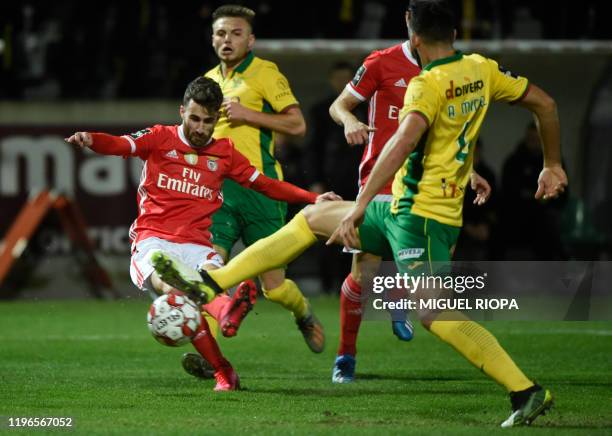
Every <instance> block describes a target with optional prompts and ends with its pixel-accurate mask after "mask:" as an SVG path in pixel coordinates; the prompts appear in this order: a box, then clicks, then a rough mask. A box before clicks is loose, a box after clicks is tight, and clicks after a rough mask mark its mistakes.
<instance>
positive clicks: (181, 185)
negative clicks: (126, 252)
mask: <svg viewBox="0 0 612 436" xmlns="http://www.w3.org/2000/svg"><path fill="white" fill-rule="evenodd" d="M123 138H125V139H127V140H128V142H129V143H130V145H131V155H132V156H138V157H140V158H141V159H142V160H144V162H145V164H144V167H143V169H142V174H141V177H140V185H139V186H138V196H137V200H138V218H136V220H135V221H134V223H133V224H132V226H131V227H130V239H131V240H132V242H133V245H132V246H133V247H134V244H135V243H136V242H138V241H141V240H143V239H145V238H148V237H151V236H156V237H158V238H161V239H165V240H168V241H172V242H178V243H192V244H200V245H206V246H212V244H211V240H210V232H209V230H208V228H209V227H210V224H211V218H212V215H213V213H214V212H215V211H217V209H219V208H220V207H221V204H222V203H223V194H222V192H221V186H222V184H223V180H224V179H225V178H230V179H232V180H234V181H236V182H237V183H239V184H241V185H243V186H246V187H249V186H250V185H251V184H252V182H253V181H255V179H256V178H257V177H258V176H259V174H260V173H259V171H258V170H257V169H256V168H255V167H254V166H252V165H251V164H250V163H249V161H248V160H247V158H246V157H244V156H243V155H242V154H240V153H239V152H238V151H236V150H235V149H234V144H233V143H232V141H231V140H230V139H228V138H222V139H218V140H215V139H211V142H209V144H208V145H206V146H204V147H201V148H193V147H191V146H190V145H189V142H188V141H187V139H186V138H185V135H184V133H183V128H182V126H161V125H157V126H154V127H151V128H148V129H144V130H141V131H139V132H136V133H133V134H131V135H125V136H123Z"/></svg>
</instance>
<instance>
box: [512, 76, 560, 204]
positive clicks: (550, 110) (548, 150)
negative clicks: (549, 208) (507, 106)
mask: <svg viewBox="0 0 612 436" xmlns="http://www.w3.org/2000/svg"><path fill="white" fill-rule="evenodd" d="M517 104H518V105H520V106H523V107H525V108H527V109H529V110H530V111H531V112H532V113H533V115H534V117H535V119H536V126H537V128H538V132H539V134H540V139H541V142H542V151H543V154H544V168H543V169H542V172H541V173H540V176H539V178H538V189H537V192H536V194H535V198H536V199H540V198H542V199H544V200H546V199H549V198H557V197H558V196H559V194H561V193H563V192H564V191H565V187H566V186H567V175H566V174H565V171H564V170H563V165H562V163H561V128H560V125H559V115H558V114H557V104H556V103H555V100H554V99H553V98H552V97H551V96H550V95H548V94H547V93H546V92H544V91H543V90H542V89H540V88H539V87H537V86H535V85H533V84H532V85H530V88H529V90H528V92H527V94H526V95H525V96H523V97H522V99H521V100H520V101H519V102H518V103H517Z"/></svg>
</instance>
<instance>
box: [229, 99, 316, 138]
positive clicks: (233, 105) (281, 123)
mask: <svg viewBox="0 0 612 436" xmlns="http://www.w3.org/2000/svg"><path fill="white" fill-rule="evenodd" d="M223 110H224V111H225V115H226V116H227V119H228V120H229V121H230V122H232V123H246V124H249V125H251V126H255V127H263V128H266V129H270V130H273V131H275V132H278V133H284V134H287V135H293V136H304V134H305V133H306V121H305V120H304V115H303V114H302V111H301V109H300V108H299V106H297V105H292V106H288V107H286V108H284V109H283V110H282V111H280V112H279V113H275V114H270V113H265V112H259V111H255V110H252V109H249V108H247V107H245V106H243V105H241V104H240V103H239V102H237V101H227V102H225V103H224V104H223Z"/></svg>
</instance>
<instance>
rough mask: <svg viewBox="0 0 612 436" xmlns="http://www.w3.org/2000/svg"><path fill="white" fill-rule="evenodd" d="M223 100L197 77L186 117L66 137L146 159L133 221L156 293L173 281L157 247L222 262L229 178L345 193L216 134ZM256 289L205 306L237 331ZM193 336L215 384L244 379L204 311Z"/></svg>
mask: <svg viewBox="0 0 612 436" xmlns="http://www.w3.org/2000/svg"><path fill="white" fill-rule="evenodd" d="M222 101H223V94H222V92H221V88H220V87H219V85H218V84H217V83H216V82H215V81H214V80H212V79H208V78H204V77H198V78H197V79H195V80H194V81H192V82H191V83H190V84H189V85H188V87H187V90H186V91H185V95H184V98H183V104H182V105H181V107H180V116H181V118H182V124H181V125H178V126H176V125H174V126H165V125H156V126H153V127H151V128H147V129H144V130H141V131H139V132H136V133H133V134H131V135H124V136H120V137H119V136H112V135H108V134H105V133H89V132H76V133H75V134H73V135H72V136H70V137H69V138H66V141H67V142H69V143H71V144H74V145H78V146H80V147H88V148H90V149H92V150H93V151H95V152H96V153H100V154H106V155H116V156H123V157H139V158H140V159H142V160H143V161H144V167H143V170H142V175H141V180H140V185H139V187H138V195H137V201H138V217H137V218H136V220H135V221H134V223H133V224H132V226H131V228H130V239H131V240H132V259H131V262H130V276H131V278H132V281H133V282H134V284H135V285H136V286H137V287H138V288H140V289H142V290H143V291H148V292H150V293H152V295H155V296H156V295H157V294H156V293H158V294H159V293H163V292H167V291H169V290H171V289H172V287H171V286H169V285H168V284H166V283H164V282H163V281H162V280H161V279H160V278H159V276H158V275H157V273H156V272H155V271H154V268H153V266H152V265H151V262H150V260H151V257H152V256H153V254H154V253H156V252H159V251H161V252H164V253H167V254H169V255H171V256H173V257H175V258H177V259H179V260H180V261H181V262H183V263H184V264H186V265H187V266H189V267H191V268H195V269H198V270H199V269H214V268H219V267H221V266H222V265H223V260H222V258H221V257H220V256H219V255H218V254H217V253H216V252H215V251H214V249H213V245H212V242H211V237H210V232H209V227H210V225H211V218H212V215H213V213H214V212H215V211H216V210H218V209H219V208H220V207H221V204H222V203H223V195H222V191H221V188H222V185H223V180H224V179H226V178H229V179H231V180H234V181H236V182H237V183H239V184H240V185H242V186H244V187H247V188H251V189H254V190H256V191H258V192H261V193H263V194H265V195H267V196H269V197H270V198H273V199H276V200H281V201H287V202H291V203H315V202H317V201H324V200H332V199H338V198H339V197H337V196H336V195H335V194H333V193H325V194H321V195H317V194H315V193H312V192H309V191H305V190H303V189H300V188H298V187H297V186H294V185H292V184H290V183H287V182H283V181H279V180H275V179H271V178H268V177H267V176H265V175H263V174H261V173H260V172H259V171H258V170H257V169H256V168H255V167H254V166H252V165H251V164H250V163H249V161H248V160H247V159H246V158H245V157H244V156H243V155H242V154H240V153H239V152H238V151H237V150H235V149H234V145H233V143H232V141H231V140H230V139H227V138H213V137H212V133H213V130H214V127H215V124H216V123H217V120H218V119H219V116H220V112H219V109H220V107H221V104H222ZM255 292H256V289H255V285H254V284H253V283H252V282H250V283H245V284H241V285H240V286H239V287H238V291H237V292H236V294H235V295H234V298H233V299H231V298H230V297H229V296H228V295H227V294H221V295H219V296H218V297H216V298H214V295H210V296H209V298H208V301H206V302H205V303H206V304H203V306H202V307H203V309H204V310H206V311H207V312H208V313H210V314H211V315H212V316H213V317H214V318H215V319H217V320H218V321H219V322H220V326H221V330H222V332H223V333H224V335H226V336H233V335H235V334H236V329H237V327H238V324H239V323H240V321H241V320H242V318H243V317H244V315H246V312H248V310H250V307H251V306H252V304H253V303H254V299H255ZM192 343H193V345H194V347H195V348H196V350H197V351H198V352H199V353H200V355H201V356H202V357H203V358H204V359H206V360H207V361H208V362H209V363H210V364H211V365H212V367H213V369H214V371H215V373H214V375H215V378H216V379H217V385H216V387H215V390H233V389H237V388H238V387H239V381H238V376H237V375H236V373H235V371H234V370H233V368H232V366H231V364H230V363H229V362H228V361H227V360H226V359H225V358H224V357H223V355H222V354H221V351H220V350H219V347H218V345H217V343H216V341H215V339H214V337H213V335H212V334H211V332H210V328H209V326H208V324H207V322H206V320H205V319H203V323H202V326H201V327H200V330H199V331H198V333H197V334H196V336H195V337H194V339H193V340H192Z"/></svg>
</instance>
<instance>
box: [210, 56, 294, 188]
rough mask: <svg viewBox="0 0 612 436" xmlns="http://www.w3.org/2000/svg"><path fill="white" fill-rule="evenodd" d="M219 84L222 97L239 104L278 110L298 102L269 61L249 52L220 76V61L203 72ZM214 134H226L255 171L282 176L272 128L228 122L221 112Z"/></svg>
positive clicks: (217, 136)
mask: <svg viewBox="0 0 612 436" xmlns="http://www.w3.org/2000/svg"><path fill="white" fill-rule="evenodd" d="M205 76H206V77H209V78H211V79H213V80H214V81H215V82H217V83H218V84H219V86H221V90H222V91H223V97H224V99H226V100H235V101H238V102H240V104H242V105H243V106H245V107H247V108H249V109H252V110H255V111H259V112H268V113H278V112H281V111H283V110H284V109H286V108H288V107H289V106H294V105H298V102H297V100H296V99H295V97H294V96H293V92H292V91H291V88H290V86H289V82H288V81H287V79H286V78H285V76H283V74H282V73H281V72H280V71H279V70H278V67H277V66H276V64H274V63H273V62H269V61H266V60H263V59H260V58H258V57H256V56H254V55H253V53H252V52H249V54H248V55H247V57H246V58H245V59H244V60H243V61H242V62H241V63H240V64H239V65H238V66H237V67H236V68H234V69H233V70H232V71H231V72H230V73H229V74H228V75H227V77H223V74H222V72H221V65H218V66H216V67H215V68H213V69H211V70H210V71H208V72H207V73H206V74H205ZM213 136H214V137H215V138H230V139H231V140H232V142H233V143H234V145H235V146H236V148H237V149H238V151H239V152H240V153H242V154H243V155H244V156H246V157H247V159H248V160H249V161H250V162H251V164H252V165H253V166H255V167H256V168H257V169H258V170H259V171H261V172H262V173H264V174H265V175H266V176H268V177H272V178H274V179H279V180H282V178H283V173H282V170H281V166H280V163H279V162H278V161H277V160H276V158H275V157H274V132H273V131H271V130H270V129H266V128H260V127H254V126H250V125H248V124H240V125H234V126H232V125H231V124H230V122H229V120H228V119H227V117H226V116H225V115H224V114H222V115H221V118H220V119H219V122H218V123H217V126H216V127H215V131H214V133H213Z"/></svg>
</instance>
